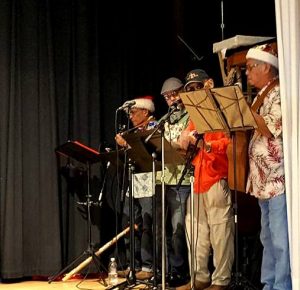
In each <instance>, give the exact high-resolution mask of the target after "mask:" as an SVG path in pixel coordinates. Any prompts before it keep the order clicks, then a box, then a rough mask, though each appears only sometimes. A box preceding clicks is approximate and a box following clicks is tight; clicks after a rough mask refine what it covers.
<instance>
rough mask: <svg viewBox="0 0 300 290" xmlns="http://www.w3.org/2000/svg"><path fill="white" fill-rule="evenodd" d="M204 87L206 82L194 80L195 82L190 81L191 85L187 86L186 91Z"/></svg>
mask: <svg viewBox="0 0 300 290" xmlns="http://www.w3.org/2000/svg"><path fill="white" fill-rule="evenodd" d="M203 88H204V83H202V82H194V83H190V84H189V85H187V87H186V89H185V90H186V91H187V92H192V91H198V90H201V89H203Z"/></svg>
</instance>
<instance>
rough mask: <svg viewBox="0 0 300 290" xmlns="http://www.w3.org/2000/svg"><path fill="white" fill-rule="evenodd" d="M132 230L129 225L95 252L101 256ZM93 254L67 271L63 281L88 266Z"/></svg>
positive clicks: (135, 226)
mask: <svg viewBox="0 0 300 290" xmlns="http://www.w3.org/2000/svg"><path fill="white" fill-rule="evenodd" d="M134 228H135V230H136V229H137V225H134ZM129 231H130V227H127V228H126V229H124V230H123V231H122V232H120V233H119V234H117V235H116V236H115V237H114V238H113V239H112V240H110V241H109V242H107V243H106V244H105V245H103V246H102V247H101V248H100V249H99V250H98V251H96V252H95V255H96V256H97V257H98V256H100V255H101V254H102V253H103V252H104V251H105V250H107V249H108V248H109V247H110V246H112V245H113V244H115V243H116V242H117V240H118V239H120V238H121V237H123V236H124V235H126V234H127V233H128V232H129ZM92 259H93V258H92V256H90V257H88V258H87V259H85V260H84V261H83V262H81V263H80V264H79V265H78V266H77V267H76V268H74V269H73V270H72V271H71V272H69V273H67V274H66V276H65V277H64V278H63V279H62V281H67V280H69V279H70V278H71V277H72V276H73V275H74V274H77V273H78V272H79V271H80V270H82V269H83V268H84V267H86V266H87V265H88V264H89V263H91V262H92Z"/></svg>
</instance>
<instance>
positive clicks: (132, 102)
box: [117, 101, 136, 111]
mask: <svg viewBox="0 0 300 290" xmlns="http://www.w3.org/2000/svg"><path fill="white" fill-rule="evenodd" d="M135 104H136V101H126V102H125V103H124V104H123V105H122V106H121V107H119V108H118V109H117V111H121V110H124V109H127V108H130V107H132V106H134V105H135Z"/></svg>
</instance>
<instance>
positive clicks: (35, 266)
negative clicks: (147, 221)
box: [0, 0, 271, 279]
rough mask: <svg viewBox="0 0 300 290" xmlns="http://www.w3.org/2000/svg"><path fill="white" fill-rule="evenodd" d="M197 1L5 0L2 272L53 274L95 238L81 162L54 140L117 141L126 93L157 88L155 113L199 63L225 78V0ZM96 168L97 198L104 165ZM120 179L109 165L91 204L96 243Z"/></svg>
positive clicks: (0, 48)
mask: <svg viewBox="0 0 300 290" xmlns="http://www.w3.org/2000/svg"><path fill="white" fill-rule="evenodd" d="M270 1H271V0H270ZM198 2H199V1H183V0H177V1H173V0H166V1H158V0H157V1H139V2H138V1H117V2H116V1H107V2H105V9H104V7H103V6H102V5H104V4H103V3H102V1H99V0H88V1H87V0H1V1H0V118H1V121H0V134H1V135H0V202H1V203H0V279H13V278H23V277H28V276H33V275H46V276H48V275H51V274H53V273H55V272H57V271H59V270H60V269H61V268H62V267H63V266H66V265H67V264H68V263H69V262H70V261H72V260H73V259H74V258H75V257H77V256H78V255H80V254H81V253H82V251H84V250H85V249H86V247H87V246H88V245H87V242H88V237H87V221H86V208H85V207H84V206H80V205H78V204H77V201H84V200H85V194H86V187H85V184H84V180H85V177H86V167H85V164H80V163H78V162H76V161H74V160H70V159H68V158H65V157H64V158H62V157H61V156H57V155H56V154H55V148H57V147H58V146H60V145H62V144H64V143H65V142H66V141H67V140H78V141H80V142H81V143H83V144H85V145H87V146H89V147H91V148H94V149H100V148H102V147H103V146H109V145H112V146H113V145H114V138H113V137H114V135H115V127H116V125H115V123H117V122H115V119H116V118H115V109H116V108H117V107H119V106H120V105H121V104H122V103H123V102H124V101H125V100H127V99H130V98H133V97H136V96H139V95H142V94H143V95H146V94H152V95H154V96H155V97H156V98H155V104H156V108H157V115H158V117H159V116H160V115H161V114H162V113H163V112H164V111H165V109H166V105H165V102H164V101H163V100H162V98H161V97H160V89H161V85H162V82H163V81H164V80H165V79H166V78H167V77H170V76H177V77H180V78H183V77H184V76H185V74H186V73H187V71H188V70H190V69H193V68H195V67H199V66H200V67H202V68H204V69H208V70H209V71H210V72H213V73H214V74H215V75H213V76H214V77H216V76H220V72H219V68H218V66H215V67H216V69H215V71H214V70H213V69H212V64H213V63H217V56H216V55H214V56H212V43H213V42H216V41H220V31H219V21H220V20H219V16H217V15H220V12H219V10H218V7H219V1H211V2H212V6H213V7H204V8H205V9H202V8H203V3H202V2H201V1H200V2H199V3H198ZM207 5H208V4H207ZM188 6H189V7H190V9H189V10H187V9H186V7H188ZM253 6H255V5H253ZM207 8H208V9H207ZM214 9H215V10H214ZM206 11H209V12H210V13H211V17H210V18H211V19H210V20H207V18H206V17H205V19H204V18H203V13H206ZM268 13H269V11H268ZM202 18H203V19H202ZM217 18H218V20H217ZM184 19H185V21H183V20H184ZM184 23H185V25H184ZM247 25H248V23H246V26H247ZM186 26H187V27H186ZM247 27H249V25H248V26H247ZM238 28H239V29H240V28H241V26H240V25H239V26H238ZM246 31H247V32H246V33H248V30H246ZM258 31H259V33H258V34H257V35H260V34H261V33H264V32H263V31H261V27H260V28H259V29H258ZM242 33H243V31H238V30H236V31H232V34H231V35H226V37H231V36H234V35H235V34H242ZM253 34H255V31H254V32H253ZM177 35H180V36H181V37H183V38H184V40H185V41H186V42H187V43H188V44H189V45H191V47H190V48H194V51H195V52H196V53H198V54H199V56H200V57H201V56H202V55H204V56H205V57H204V60H203V62H201V63H198V62H194V60H195V57H194V55H193V54H191V51H190V50H189V49H188V48H187V47H186V46H185V45H184V44H183V43H182V42H180V41H178V38H177ZM205 37H206V38H207V39H205ZM191 40H193V41H191ZM200 47H202V49H201V48H200ZM195 48H196V49H195ZM210 56H212V57H210ZM212 59H213V61H212ZM207 64H208V65H207ZM206 65H207V66H206ZM91 167H92V168H91V193H92V196H93V198H95V199H97V197H98V194H99V189H100V188H101V186H102V179H103V174H104V170H105V164H103V163H102V162H99V163H97V164H93V165H92V166H91ZM114 184H115V176H114V174H113V173H112V174H111V175H109V179H108V184H107V186H106V188H107V190H106V193H105V196H106V199H105V200H104V205H103V206H102V208H99V207H93V208H92V242H93V243H95V245H96V246H97V245H101V244H104V243H105V242H106V241H108V240H110V239H111V238H112V237H113V236H114V235H115V233H116V232H117V231H118V230H119V229H115V228H114V227H115V223H116V222H115V220H116V219H115V218H114V212H115V210H116V209H115V208H114V206H115V200H116V199H118V198H119V197H118V195H117V193H116V187H115V186H114Z"/></svg>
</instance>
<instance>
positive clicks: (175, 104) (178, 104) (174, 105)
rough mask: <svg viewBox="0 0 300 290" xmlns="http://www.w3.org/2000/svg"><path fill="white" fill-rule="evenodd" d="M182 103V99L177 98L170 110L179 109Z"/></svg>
mask: <svg viewBox="0 0 300 290" xmlns="http://www.w3.org/2000/svg"><path fill="white" fill-rule="evenodd" d="M181 105H182V100H177V101H175V102H174V103H173V104H172V105H171V106H170V108H169V110H170V111H172V112H175V111H179V110H180V106H181Z"/></svg>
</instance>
